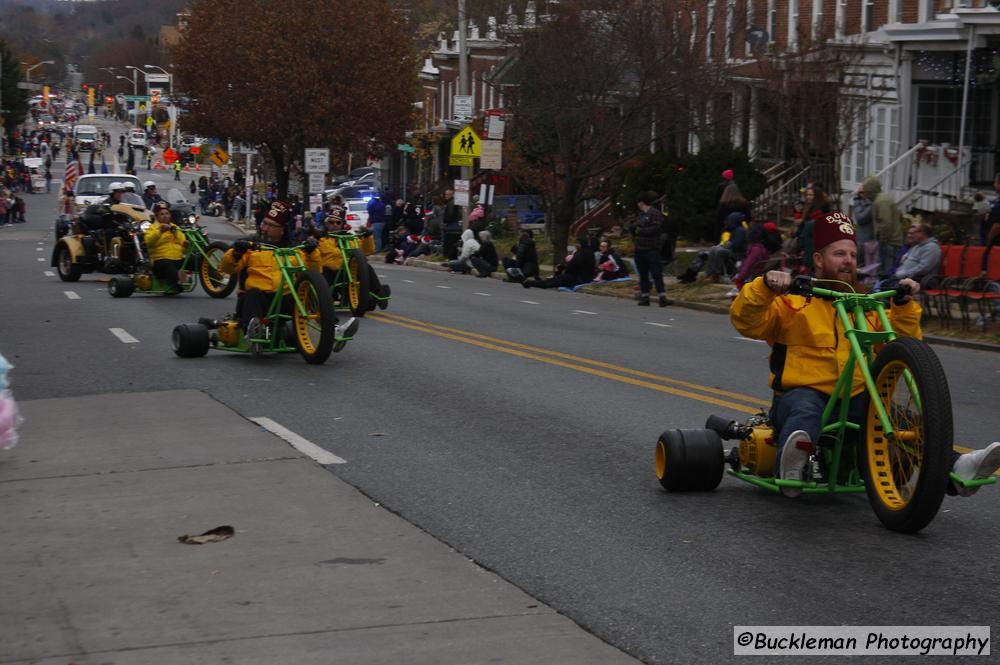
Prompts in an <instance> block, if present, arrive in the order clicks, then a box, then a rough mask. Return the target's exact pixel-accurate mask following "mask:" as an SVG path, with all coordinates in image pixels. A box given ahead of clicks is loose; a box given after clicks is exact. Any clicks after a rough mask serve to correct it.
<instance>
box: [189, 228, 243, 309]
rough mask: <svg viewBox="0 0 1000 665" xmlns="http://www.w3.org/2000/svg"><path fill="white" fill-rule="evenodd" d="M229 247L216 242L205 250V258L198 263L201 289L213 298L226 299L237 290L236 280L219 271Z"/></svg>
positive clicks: (211, 243)
mask: <svg viewBox="0 0 1000 665" xmlns="http://www.w3.org/2000/svg"><path fill="white" fill-rule="evenodd" d="M228 249H229V245H227V244H226V243H224V242H220V241H218V240H215V241H213V242H210V243H209V244H208V247H206V248H205V256H204V257H203V258H202V259H201V260H200V261H199V262H198V276H199V277H200V278H201V288H203V289H205V293H207V294H208V295H210V296H211V297H213V298H225V297H226V296H228V295H229V294H230V293H232V292H233V289H235V288H236V279H235V278H234V277H231V276H230V275H227V274H226V273H224V272H222V271H220V270H219V263H220V262H221V261H222V257H223V256H225V255H226V251H227V250H228Z"/></svg>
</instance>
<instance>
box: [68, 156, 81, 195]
mask: <svg viewBox="0 0 1000 665" xmlns="http://www.w3.org/2000/svg"><path fill="white" fill-rule="evenodd" d="M81 172H83V165H82V164H80V161H79V160H75V161H72V162H67V163H66V175H64V176H63V191H64V192H65V191H67V190H70V189H73V185H75V184H76V179H77V176H79V175H80V173H81Z"/></svg>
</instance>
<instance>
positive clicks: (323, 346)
mask: <svg viewBox="0 0 1000 665" xmlns="http://www.w3.org/2000/svg"><path fill="white" fill-rule="evenodd" d="M295 294H296V295H297V296H298V298H299V302H300V303H302V306H301V307H299V306H296V307H295V312H294V314H293V315H292V324H293V326H294V327H295V345H296V346H297V347H298V349H299V355H301V356H302V358H303V359H304V360H305V361H306V362H307V363H309V364H310V365H322V364H323V363H325V362H326V359H327V358H329V357H330V353H331V352H332V351H333V343H334V341H335V339H334V336H335V335H336V333H337V313H336V311H334V307H333V298H331V297H330V290H329V287H328V286H327V285H326V280H325V279H323V277H322V276H321V275H320V274H319V273H317V272H314V271H312V270H307V271H305V272H303V273H301V275H300V276H299V279H298V282H296V284H295Z"/></svg>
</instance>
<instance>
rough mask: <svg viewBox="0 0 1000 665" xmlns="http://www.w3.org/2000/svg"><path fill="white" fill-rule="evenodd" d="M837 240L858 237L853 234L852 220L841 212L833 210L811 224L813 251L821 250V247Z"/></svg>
mask: <svg viewBox="0 0 1000 665" xmlns="http://www.w3.org/2000/svg"><path fill="white" fill-rule="evenodd" d="M838 240H853V241H854V242H857V241H858V239H857V238H856V237H855V235H854V222H852V221H851V218H850V217H848V216H847V215H845V214H844V213H842V212H834V213H831V214H829V215H826V216H825V217H823V218H822V219H817V220H816V221H815V223H814V224H813V251H816V252H822V251H823V248H824V247H826V246H827V245H829V244H830V243H833V242H837V241H838Z"/></svg>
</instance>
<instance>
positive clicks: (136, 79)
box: [125, 65, 149, 127]
mask: <svg viewBox="0 0 1000 665" xmlns="http://www.w3.org/2000/svg"><path fill="white" fill-rule="evenodd" d="M125 69H134V70H135V74H133V75H132V76H133V79H132V90H133V92H132V94H133V95H134V96H136V97H138V96H139V87H138V85H139V72H142V73H143V75H145V74H146V72H145V70H143V69H140V68H139V67H133V66H132V65H125ZM146 93H147V94H148V93H149V85H148V84H147V85H146ZM135 126H136V127H142V125H140V124H139V105H138V102H136V114H135Z"/></svg>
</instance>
